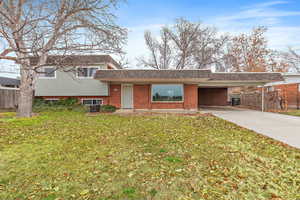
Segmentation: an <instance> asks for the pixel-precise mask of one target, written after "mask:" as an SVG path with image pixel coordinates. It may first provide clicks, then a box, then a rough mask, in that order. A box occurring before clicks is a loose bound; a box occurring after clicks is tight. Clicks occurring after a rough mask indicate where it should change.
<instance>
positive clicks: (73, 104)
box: [33, 98, 87, 112]
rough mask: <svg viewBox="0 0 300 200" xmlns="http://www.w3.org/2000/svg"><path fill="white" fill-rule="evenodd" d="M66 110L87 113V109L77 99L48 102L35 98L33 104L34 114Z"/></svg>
mask: <svg viewBox="0 0 300 200" xmlns="http://www.w3.org/2000/svg"><path fill="white" fill-rule="evenodd" d="M65 110H72V111H79V112H86V111H87V108H86V107H85V106H83V105H81V104H79V103H78V101H77V99H76V98H67V99H60V100H58V101H47V100H44V99H42V98H35V99H34V102H33V111H34V112H43V111H65Z"/></svg>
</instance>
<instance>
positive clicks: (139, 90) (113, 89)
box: [44, 84, 198, 109]
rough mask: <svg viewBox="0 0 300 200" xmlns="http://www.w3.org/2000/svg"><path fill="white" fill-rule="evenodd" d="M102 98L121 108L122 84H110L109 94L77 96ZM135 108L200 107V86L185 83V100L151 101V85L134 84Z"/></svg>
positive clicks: (105, 101) (104, 102)
mask: <svg viewBox="0 0 300 200" xmlns="http://www.w3.org/2000/svg"><path fill="white" fill-rule="evenodd" d="M44 98H68V97H53V96H51V97H44ZM75 98H78V99H79V100H80V99H83V98H101V99H103V104H109V105H113V106H116V107H117V108H121V84H111V85H110V86H109V96H108V97H107V96H105V97H103V96H93V97H91V96H86V97H79V96H78V97H75ZM133 103H134V109H197V108H198V86H197V85H184V102H151V85H150V84H140V85H139V84H134V85H133Z"/></svg>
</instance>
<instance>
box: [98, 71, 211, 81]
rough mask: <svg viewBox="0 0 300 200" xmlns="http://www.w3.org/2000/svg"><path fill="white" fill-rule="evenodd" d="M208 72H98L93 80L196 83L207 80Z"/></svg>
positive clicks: (209, 72)
mask: <svg viewBox="0 0 300 200" xmlns="http://www.w3.org/2000/svg"><path fill="white" fill-rule="evenodd" d="M210 74H211V71H210V70H147V69H129V70H98V71H97V72H96V74H95V77H94V78H95V79H99V80H102V81H121V82H122V81H124V82H130V81H133V82H144V81H152V82H156V81H159V82H169V81H173V82H179V81H194V82H195V81H197V80H199V79H205V80H207V79H209V76H210Z"/></svg>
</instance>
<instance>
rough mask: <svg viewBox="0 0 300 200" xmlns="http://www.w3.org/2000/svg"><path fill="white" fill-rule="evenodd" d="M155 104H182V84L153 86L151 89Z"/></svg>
mask: <svg viewBox="0 0 300 200" xmlns="http://www.w3.org/2000/svg"><path fill="white" fill-rule="evenodd" d="M151 94H152V101H153V102H182V101H183V85H182V84H153V85H152V89H151Z"/></svg>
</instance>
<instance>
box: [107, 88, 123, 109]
mask: <svg viewBox="0 0 300 200" xmlns="http://www.w3.org/2000/svg"><path fill="white" fill-rule="evenodd" d="M108 104H109V105H113V106H116V107H117V108H121V85H120V84H116V85H110V86H109V99H108Z"/></svg>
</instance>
